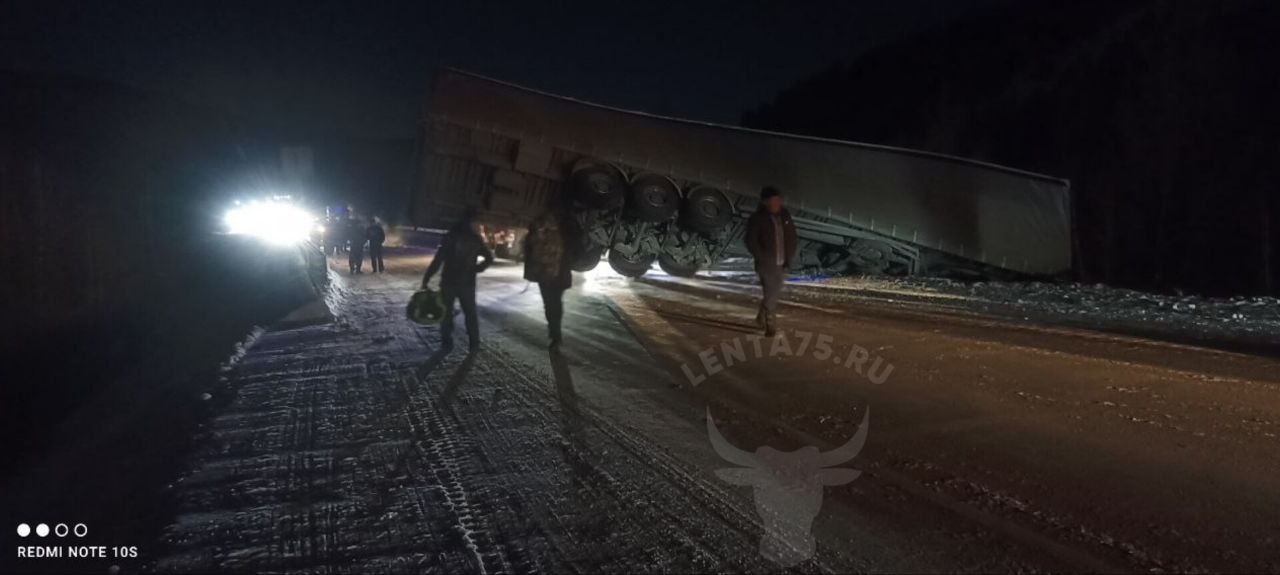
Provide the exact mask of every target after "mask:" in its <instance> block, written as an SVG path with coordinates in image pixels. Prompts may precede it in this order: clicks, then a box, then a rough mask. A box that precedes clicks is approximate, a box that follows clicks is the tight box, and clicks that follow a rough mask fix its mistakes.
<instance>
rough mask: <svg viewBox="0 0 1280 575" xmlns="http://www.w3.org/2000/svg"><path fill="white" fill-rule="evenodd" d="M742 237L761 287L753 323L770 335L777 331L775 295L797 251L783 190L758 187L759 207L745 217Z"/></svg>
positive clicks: (766, 334)
mask: <svg viewBox="0 0 1280 575" xmlns="http://www.w3.org/2000/svg"><path fill="white" fill-rule="evenodd" d="M743 241H744V242H746V244H747V251H748V252H750V253H751V257H753V258H755V268H756V275H757V276H759V277H760V287H761V289H762V290H764V297H762V298H761V299H760V311H759V312H758V313H757V314H756V324H757V325H759V326H761V327H763V328H764V333H765V336H767V337H773V335H774V334H775V333H777V324H778V320H777V309H778V298H779V296H781V295H782V284H783V282H784V281H785V280H786V278H787V274H788V273H790V272H791V269H792V264H793V263H794V258H795V253H796V225H795V223H794V222H792V221H791V214H790V213H789V212H787V209H786V208H784V207H782V192H780V191H779V190H778V189H777V188H774V187H771V186H766V187H765V188H764V189H763V190H761V191H760V207H759V208H758V209H757V210H756V212H755V213H754V214H751V218H750V219H748V220H747V230H746V234H745V236H744V238H743Z"/></svg>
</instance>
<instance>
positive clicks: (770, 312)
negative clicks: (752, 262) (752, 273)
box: [756, 262, 787, 325]
mask: <svg viewBox="0 0 1280 575" xmlns="http://www.w3.org/2000/svg"><path fill="white" fill-rule="evenodd" d="M756 276H758V277H759V278H760V289H762V290H763V291H764V297H762V298H760V315H759V317H760V318H761V319H762V320H764V321H765V322H768V323H769V324H771V325H772V323H773V321H774V319H775V315H774V314H775V313H776V312H777V311H778V299H779V298H780V297H781V296H782V284H783V282H784V281H785V280H786V279H787V273H786V270H784V269H783V268H782V266H778V265H774V264H769V263H763V262H757V263H756Z"/></svg>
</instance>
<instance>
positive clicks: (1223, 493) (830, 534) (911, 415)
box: [153, 255, 1280, 573]
mask: <svg viewBox="0 0 1280 575" xmlns="http://www.w3.org/2000/svg"><path fill="white" fill-rule="evenodd" d="M389 263H390V264H391V265H390V266H389V269H390V271H391V273H389V274H386V275H380V276H377V275H363V276H355V277H349V276H345V275H342V276H335V282H334V285H333V294H332V296H331V298H330V306H331V308H332V311H333V313H334V315H335V317H336V321H335V322H334V323H331V324H322V325H312V326H306V327H298V328H294V329H277V330H269V331H268V332H267V333H265V334H264V335H262V336H261V337H260V338H259V339H258V340H257V342H256V344H255V345H254V346H253V347H252V348H251V349H250V350H249V351H248V353H247V354H245V355H244V356H243V357H242V358H240V359H239V361H237V362H236V363H235V364H234V366H232V367H231V368H230V369H229V371H227V373H226V374H225V377H226V381H225V385H224V391H223V393H224V394H225V395H226V396H227V397H226V398H225V406H226V407H225V408H224V409H222V410H221V411H220V412H219V413H217V414H216V415H215V417H214V418H213V419H212V420H211V421H209V422H208V424H207V425H206V426H205V427H204V433H203V434H202V435H201V437H200V438H199V441H198V449H197V451H196V452H195V453H193V454H192V455H191V456H190V457H189V460H188V462H187V464H186V469H187V471H186V472H185V473H184V474H183V475H182V477H181V479H180V480H178V481H177V482H176V483H175V485H174V487H173V488H174V490H175V491H176V494H177V499H178V501H179V502H180V503H179V505H180V509H179V510H178V515H176V516H175V517H174V518H173V519H172V523H171V525H170V526H169V527H168V528H167V529H166V530H165V541H164V545H163V546H162V548H163V553H162V556H159V557H154V559H155V562H154V565H153V568H155V569H159V570H164V571H201V572H204V571H216V570H253V571H305V572H331V571H337V572H346V571H367V572H477V573H494V572H517V571H518V572H528V571H551V572H565V571H573V572H599V571H625V572H636V571H653V572H656V571H677V572H705V571H751V572H760V571H772V570H778V569H780V568H781V566H780V565H779V564H778V563H776V562H775V561H774V559H775V558H772V557H766V554H762V547H761V540H762V534H766V533H772V532H773V531H771V529H772V528H771V527H770V526H771V525H774V523H771V522H770V520H769V519H767V518H762V517H765V516H762V515H761V514H760V513H758V510H759V509H760V507H758V506H757V500H760V499H761V498H760V497H757V496H756V495H758V492H760V491H762V490H760V489H754V490H753V489H752V488H751V487H748V486H742V485H738V484H735V483H733V482H731V481H727V480H726V478H731V476H733V473H725V470H726V469H727V468H733V467H735V466H737V464H735V463H731V462H728V461H726V460H725V459H723V458H722V457H721V456H720V455H718V454H717V452H716V450H714V449H713V447H712V443H711V441H710V436H709V432H708V426H707V421H706V414H707V413H711V414H712V416H713V417H714V421H715V425H716V427H717V428H718V430H719V431H720V432H721V433H722V434H723V436H724V437H725V438H726V440H727V441H728V442H729V443H730V444H731V445H732V446H733V448H734V449H740V450H742V451H745V452H755V451H756V448H757V447H759V446H764V445H768V446H772V447H774V448H777V449H778V450H781V451H782V452H791V451H794V450H799V449H801V448H806V447H811V448H816V449H817V450H821V451H824V452H826V451H830V450H832V449H833V448H834V447H836V446H839V445H841V444H844V443H845V442H846V441H848V440H849V438H850V437H852V436H853V435H854V433H855V432H856V431H857V429H858V426H859V422H860V421H862V418H863V417H864V416H865V415H866V414H867V411H868V410H870V414H871V415H870V418H869V423H868V430H869V431H868V435H867V441H866V445H865V448H864V449H862V451H861V453H857V454H856V456H855V457H853V458H852V460H851V461H847V462H843V463H840V464H838V465H837V467H843V468H848V469H858V470H862V474H861V476H860V477H857V478H856V479H854V480H852V481H848V482H843V483H840V484H833V485H829V486H827V487H825V488H822V487H819V489H818V491H817V493H819V494H820V496H821V499H820V508H819V509H818V510H817V512H816V515H814V516H813V524H812V534H813V537H814V541H815V542H816V545H815V547H814V548H813V553H812V557H811V558H808V559H805V560H803V561H801V562H799V563H798V565H796V567H797V568H799V569H802V570H805V571H828V572H850V571H895V572H901V571H913V572H915V571H992V570H1000V571H1008V570H1098V571H1133V570H1143V571H1147V570H1199V569H1222V570H1276V569H1280V473H1278V472H1280V439H1278V438H1277V435H1280V397H1278V395H1277V385H1280V369H1277V368H1278V367H1280V362H1277V361H1275V360H1273V359H1268V358H1264V357H1257V356H1249V355H1241V354H1233V353H1227V352H1222V351H1211V350H1205V349H1198V348H1194V347H1188V346H1183V345H1176V344H1166V343H1159V342H1153V341H1147V340H1140V339H1134V338H1126V337H1121V336H1115V335H1108V334H1102V333H1093V332H1088V331H1082V330H1079V329H1067V328H1054V327H1046V326H1037V325H1031V324H1027V323H1025V322H1023V323H1015V322H1010V321H1006V320H1000V319H995V318H984V317H979V316H974V315H965V314H955V313H949V312H945V311H934V310H930V309H929V308H928V307H927V306H920V305H916V306H892V305H882V304H876V303H874V302H866V301H857V300H850V301H849V302H846V303H840V302H834V303H833V302H832V301H830V300H824V301H822V302H820V303H813V302H806V301H804V300H797V299H794V298H793V300H792V301H791V302H790V303H789V304H788V305H787V307H785V308H784V310H783V314H782V321H783V327H784V328H786V330H787V331H786V332H784V334H785V336H786V337H785V339H784V340H782V343H781V344H780V343H779V342H776V341H773V342H771V341H768V340H763V341H762V340H760V339H759V338H757V337H756V336H755V335H754V333H755V330H754V327H753V326H752V325H751V323H752V322H751V319H752V317H753V316H754V310H753V309H752V307H751V306H752V297H753V291H752V288H749V287H744V286H740V285H732V284H727V283H722V282H714V281H688V280H676V279H674V278H668V277H665V276H662V275H660V274H655V276H654V277H652V278H648V279H645V280H643V281H627V280H622V279H620V278H617V277H613V276H610V274H608V273H607V272H604V268H606V267H607V266H606V265H602V266H601V270H599V272H593V273H592V274H588V276H589V277H583V276H579V277H577V278H576V279H575V281H576V285H575V288H574V289H573V290H572V291H571V292H570V293H569V294H568V296H567V312H566V338H565V339H566V342H565V346H564V350H563V353H561V354H556V353H550V352H548V350H547V348H546V335H545V323H544V322H543V320H542V308H541V302H540V300H539V296H538V293H537V287H536V286H532V287H527V286H526V284H525V282H524V281H523V280H521V279H520V270H519V268H518V267H517V266H516V265H515V264H510V263H506V264H502V263H500V264H499V265H497V266H495V267H494V268H493V269H491V270H490V272H488V273H486V274H485V275H483V276H482V279H481V283H480V295H479V301H480V304H481V308H482V311H481V330H482V332H483V339H484V344H483V348H482V350H481V351H480V352H479V353H477V354H475V355H467V354H466V351H465V349H466V347H465V345H460V346H459V347H458V348H456V349H455V350H454V351H452V352H450V353H444V352H442V351H440V349H441V348H440V341H439V333H438V330H437V329H436V328H435V327H419V326H415V325H413V324H411V323H409V322H407V321H406V320H404V319H403V317H404V316H403V306H404V303H405V302H406V301H407V298H408V295H409V293H411V291H412V290H413V288H414V286H415V285H416V283H417V281H418V279H419V274H420V273H421V270H422V269H423V268H424V267H425V265H426V263H427V257H426V256H413V255H399V256H396V257H393V258H392V260H391V261H390V262H389ZM335 267H336V266H335ZM461 327H462V326H461V321H460V320H459V328H461ZM461 331H464V330H462V329H459V332H461ZM459 336H460V337H461V333H459ZM463 341H464V340H461V339H460V340H459V343H460V344H461V343H462V342H463ZM757 346H758V347H757ZM767 451H768V450H761V451H760V452H758V453H763V452H767ZM796 453H801V451H797V452H796ZM787 461H793V460H787ZM794 461H798V460H794ZM802 472H803V470H802ZM802 474H803V473H802ZM810 493H812V490H810ZM784 512H785V513H798V515H797V516H796V517H797V520H799V521H803V520H804V518H805V514H804V513H802V512H798V511H796V510H794V509H788V510H784ZM804 527H807V525H806V526H804ZM799 533H800V535H801V536H803V535H805V533H806V530H805V529H801V531H800V532H799ZM792 535H795V533H792ZM766 539H768V538H766ZM802 539H803V537H801V538H800V539H797V538H796V537H790V538H783V541H784V544H788V545H792V547H796V544H797V542H800V543H799V548H791V549H790V552H791V553H792V555H793V556H795V555H796V554H799V555H801V556H803V557H808V556H809V555H808V552H807V551H806V550H805V549H803V544H802ZM775 543H776V541H775Z"/></svg>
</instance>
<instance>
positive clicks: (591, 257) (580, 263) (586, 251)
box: [569, 245, 604, 272]
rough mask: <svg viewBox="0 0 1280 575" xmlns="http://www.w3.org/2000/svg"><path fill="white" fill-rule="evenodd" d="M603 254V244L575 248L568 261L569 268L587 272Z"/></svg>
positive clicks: (593, 267) (594, 267)
mask: <svg viewBox="0 0 1280 575" xmlns="http://www.w3.org/2000/svg"><path fill="white" fill-rule="evenodd" d="M602 255H604V247H603V246H597V245H592V246H587V247H584V248H582V249H579V250H576V251H575V253H574V254H573V259H572V260H571V261H570V262H569V269H572V270H573V271H575V272H589V271H591V270H593V269H596V266H597V265H599V264H600V256H602Z"/></svg>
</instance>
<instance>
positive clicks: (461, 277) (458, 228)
mask: <svg viewBox="0 0 1280 575" xmlns="http://www.w3.org/2000/svg"><path fill="white" fill-rule="evenodd" d="M477 258H481V259H483V261H481V262H477V261H476V259H477ZM492 263H493V252H492V251H490V250H489V246H487V245H485V243H484V239H483V238H481V237H480V233H479V232H477V231H476V225H475V222H474V216H473V215H472V214H467V215H465V216H463V218H462V220H460V221H459V222H458V223H457V224H455V225H454V226H453V228H452V229H450V230H449V233H447V234H445V235H444V239H442V240H441V241H440V249H438V250H436V255H435V257H433V258H432V259H431V265H429V266H427V273H426V274H424V275H423V276H422V287H423V288H426V287H427V282H429V281H431V278H432V276H434V275H435V274H436V272H438V271H441V268H443V273H442V274H441V276H440V299H441V300H442V303H443V304H444V317H443V318H442V319H441V320H440V340H441V345H442V346H443V347H444V348H445V349H449V348H452V347H453V301H454V300H455V299H456V300H457V301H458V305H459V306H461V307H462V314H463V315H464V316H466V323H467V337H468V338H470V341H471V351H472V352H476V351H478V350H479V348H480V321H479V319H478V318H477V317H476V274H478V273H480V272H482V271H484V270H485V268H488V267H489V265H490V264H492Z"/></svg>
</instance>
